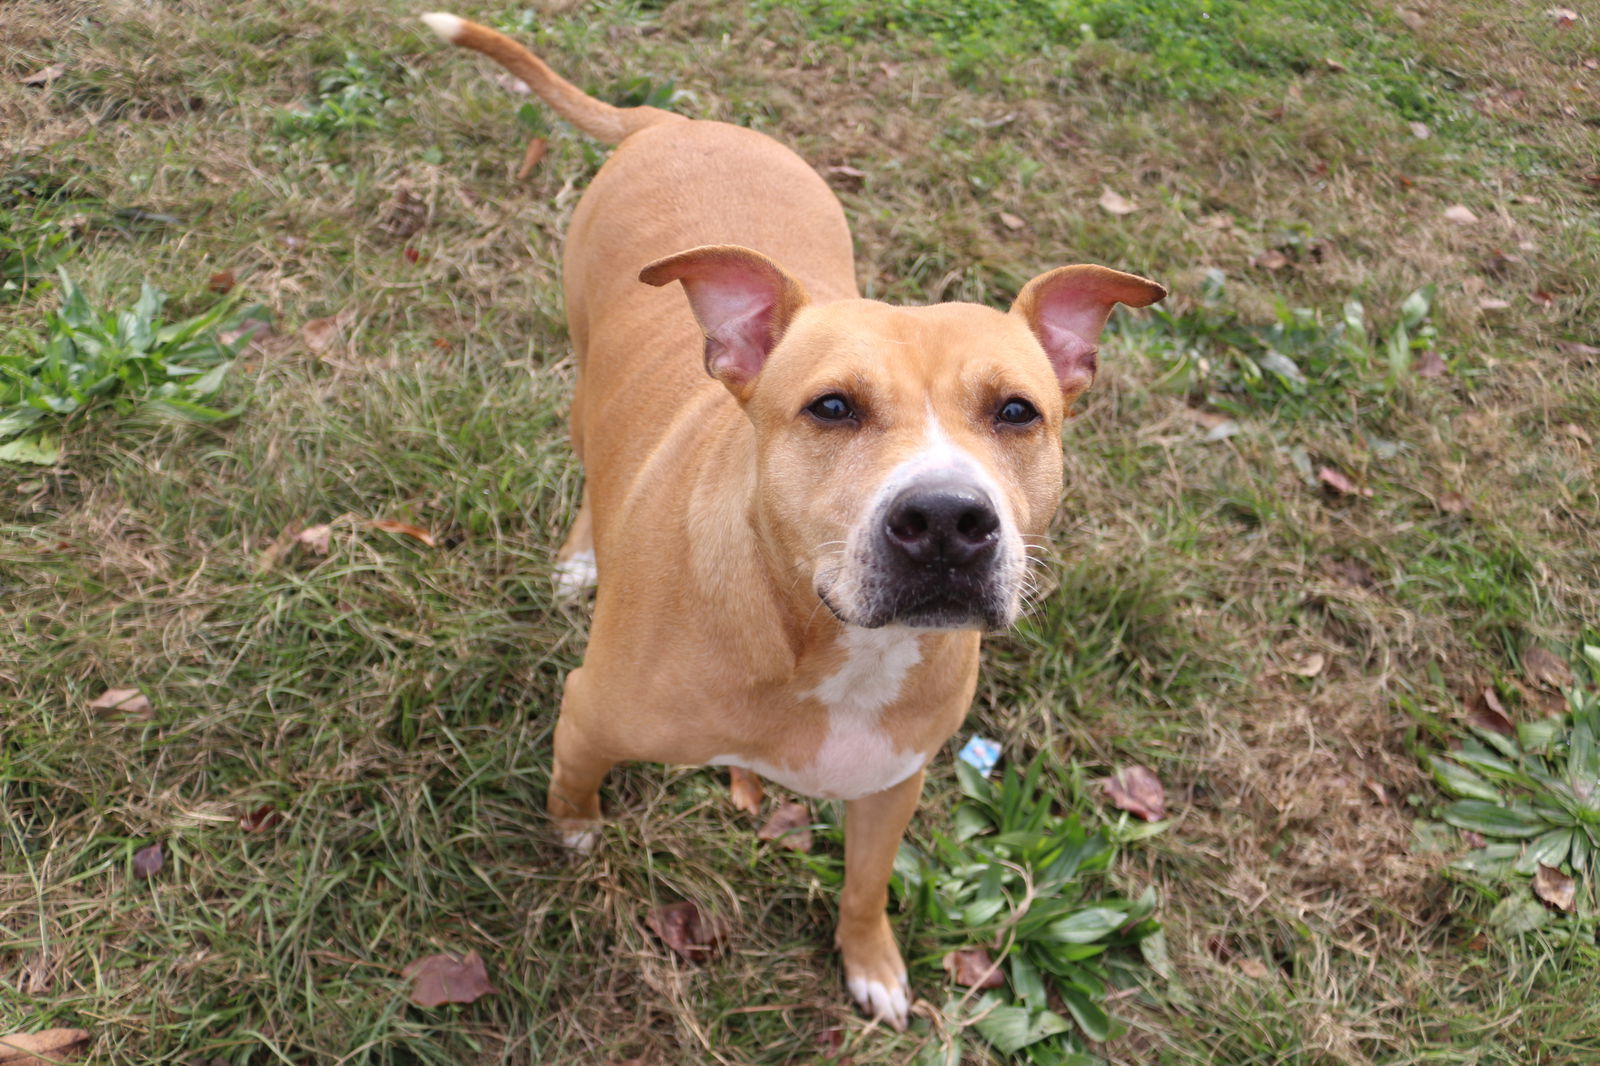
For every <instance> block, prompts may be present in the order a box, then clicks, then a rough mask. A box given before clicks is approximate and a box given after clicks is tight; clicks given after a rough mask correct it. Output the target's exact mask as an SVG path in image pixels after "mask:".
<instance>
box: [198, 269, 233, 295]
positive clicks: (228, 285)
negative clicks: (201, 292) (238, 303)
mask: <svg viewBox="0 0 1600 1066" xmlns="http://www.w3.org/2000/svg"><path fill="white" fill-rule="evenodd" d="M236 284H238V281H237V279H235V278H234V276H233V271H231V270H219V271H217V272H216V273H215V274H213V275H211V280H210V281H208V282H206V288H208V289H210V290H211V291H212V292H214V293H217V294H218V295H221V296H226V295H227V294H228V293H230V292H232V291H233V287H234V286H235V285H236Z"/></svg>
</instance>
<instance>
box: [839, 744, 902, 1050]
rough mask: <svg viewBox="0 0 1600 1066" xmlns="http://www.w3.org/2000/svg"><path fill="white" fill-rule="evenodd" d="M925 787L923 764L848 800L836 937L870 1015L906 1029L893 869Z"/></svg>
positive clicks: (858, 999) (847, 976) (859, 999)
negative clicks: (893, 924)
mask: <svg viewBox="0 0 1600 1066" xmlns="http://www.w3.org/2000/svg"><path fill="white" fill-rule="evenodd" d="M921 793H922V771H921V770H918V771H917V772H916V773H914V774H912V775H911V776H910V777H908V778H906V779H905V780H904V781H902V782H900V783H899V784H898V785H895V786H894V787H893V788H887V789H884V790H883V791H882V792H875V793H873V794H872V795H870V796H863V797H862V798H861V799H858V800H851V801H850V802H849V803H847V804H846V805H845V821H844V891H843V892H842V893H841V894H840V896H839V930H838V933H837V934H836V935H835V937H834V940H835V943H837V944H838V945H839V951H840V953H841V954H842V955H843V956H844V976H845V982H846V983H847V984H848V985H849V987H850V994H851V995H852V996H854V997H855V998H856V1002H857V1003H859V1004H861V1009H862V1010H864V1011H866V1012H867V1013H868V1014H869V1015H872V1016H873V1017H875V1018H882V1019H883V1020H884V1021H886V1022H888V1023H889V1024H890V1025H892V1026H894V1027H895V1028H896V1029H902V1030H903V1029H904V1028H905V1027H906V1020H907V1017H908V1015H909V1014H910V1010H911V989H910V986H909V984H908V983H907V981H906V964H905V963H904V962H903V961H901V958H900V948H899V946H898V945H896V944H895V940H894V930H893V929H891V928H890V927H889V915H888V913H887V907H888V905H889V875H890V873H892V872H893V870H894V856H895V852H896V851H898V850H899V847H900V838H901V836H902V835H904V833H905V830H906V825H907V824H908V823H909V822H910V821H911V812H912V811H914V810H916V807H917V797H918V796H919V795H921Z"/></svg>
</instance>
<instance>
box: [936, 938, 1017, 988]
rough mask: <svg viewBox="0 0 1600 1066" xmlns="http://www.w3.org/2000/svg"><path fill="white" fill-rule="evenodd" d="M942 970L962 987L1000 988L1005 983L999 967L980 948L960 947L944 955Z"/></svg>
mask: <svg viewBox="0 0 1600 1066" xmlns="http://www.w3.org/2000/svg"><path fill="white" fill-rule="evenodd" d="M944 972H945V973H947V974H949V975H950V980H952V981H954V982H955V983H956V984H958V985H960V986H961V987H963V988H1000V987H1002V986H1003V985H1004V984H1005V983H1006V979H1005V975H1004V974H1002V973H1001V972H1000V967H999V966H998V965H996V964H995V961H994V960H993V959H991V958H990V957H989V953H988V952H987V951H985V950H983V949H982V948H961V949H959V950H956V951H952V952H950V954H948V955H946V956H945V957H944Z"/></svg>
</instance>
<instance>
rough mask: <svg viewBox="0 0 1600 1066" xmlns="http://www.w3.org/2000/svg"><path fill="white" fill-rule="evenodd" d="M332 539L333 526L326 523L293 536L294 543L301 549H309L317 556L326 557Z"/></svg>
mask: <svg viewBox="0 0 1600 1066" xmlns="http://www.w3.org/2000/svg"><path fill="white" fill-rule="evenodd" d="M332 537H333V526H331V525H329V524H328V523H327V522H321V523H318V524H317V525H314V526H307V527H306V528H305V529H302V530H300V532H298V533H296V534H295V535H294V542H295V543H296V544H299V545H301V546H302V547H305V548H309V549H310V550H311V551H313V552H315V553H316V554H318V555H327V554H328V543H329V541H330V540H331V539H332Z"/></svg>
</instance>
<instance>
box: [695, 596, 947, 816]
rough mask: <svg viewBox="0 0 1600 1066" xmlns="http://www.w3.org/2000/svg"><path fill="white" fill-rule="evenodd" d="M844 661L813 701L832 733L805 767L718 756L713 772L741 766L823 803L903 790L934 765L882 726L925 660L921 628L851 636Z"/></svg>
mask: <svg viewBox="0 0 1600 1066" xmlns="http://www.w3.org/2000/svg"><path fill="white" fill-rule="evenodd" d="M842 644H843V646H844V650H845V659H844V662H843V663H842V664H841V665H840V667H839V669H838V670H837V671H835V672H834V673H832V674H830V675H829V676H827V677H825V678H823V679H822V681H821V682H819V683H818V685H817V687H816V688H814V689H812V690H811V691H810V692H807V693H806V695H807V696H809V697H810V698H812V699H814V700H816V701H817V702H818V703H821V704H822V706H823V707H824V708H826V709H827V712H828V732H827V735H826V736H825V737H824V738H823V741H822V746H821V747H820V748H818V749H817V754H816V757H815V758H813V759H812V760H811V761H810V762H809V763H807V764H805V765H804V766H801V767H797V768H791V767H787V766H772V765H768V764H766V763H763V762H761V761H760V760H758V759H744V758H741V757H739V756H736V755H719V756H717V757H716V758H714V759H712V760H711V764H712V765H714V766H730V765H731V766H742V767H744V768H745V769H746V770H751V771H753V772H755V773H758V774H760V775H761V776H762V777H765V778H769V779H770V780H773V781H776V782H777V783H778V784H780V785H782V786H784V787H785V788H791V789H794V791H796V792H799V793H802V794H804V795H807V796H815V797H817V798H819V799H845V800H850V799H860V798H861V797H862V796H868V795H871V794H872V793H874V792H881V791H883V790H884V789H886V788H890V787H891V786H894V785H898V784H899V783H900V782H902V781H904V780H905V779H906V778H908V777H910V776H911V775H912V774H914V773H916V772H917V770H918V769H920V768H921V767H922V764H923V763H925V762H926V761H927V758H928V757H927V755H925V754H923V753H922V752H918V751H908V750H903V749H901V748H897V747H896V746H895V744H894V741H893V740H892V739H890V737H889V735H888V734H886V733H885V732H883V730H881V729H879V728H878V723H879V719H880V717H881V716H882V714H883V711H884V708H886V707H888V706H889V705H890V704H891V703H893V702H894V701H895V700H896V699H897V698H898V697H899V695H900V689H901V687H902V686H903V685H904V684H905V680H906V675H907V674H909V673H910V672H911V668H912V667H914V666H916V665H917V664H918V663H920V662H921V661H922V648H921V647H920V645H919V644H918V635H917V633H916V632H915V631H914V630H910V629H902V628H900V627H898V626H885V627H883V628H881V629H858V628H855V627H853V626H852V627H849V628H847V629H846V630H845V633H844V638H843V640H842Z"/></svg>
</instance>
